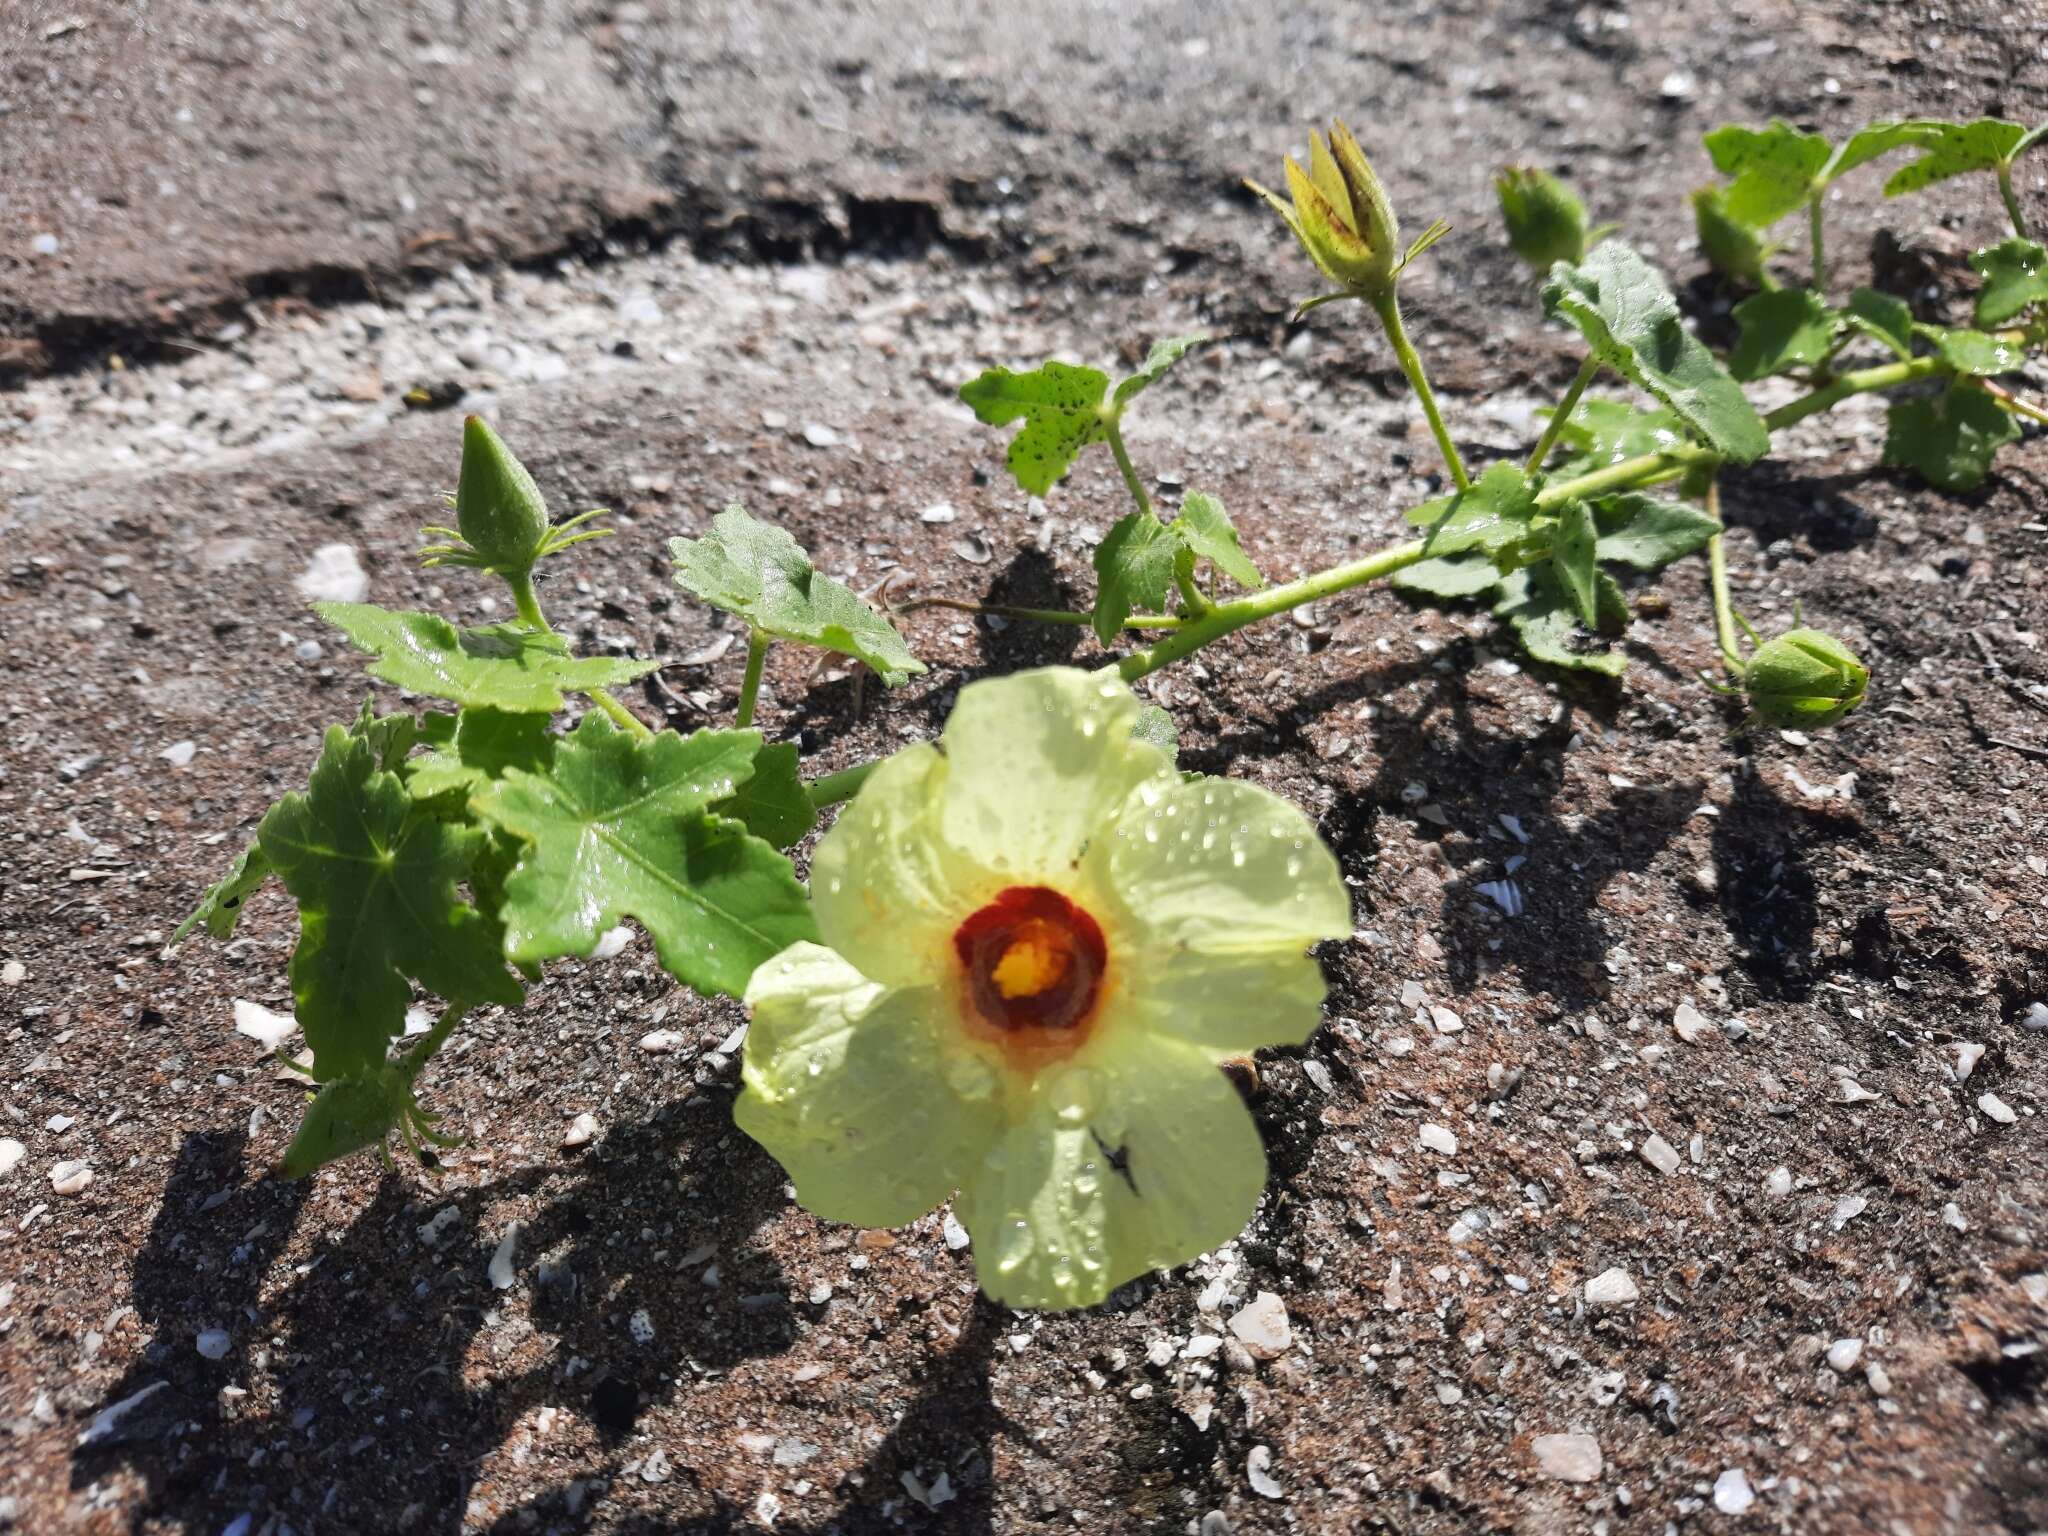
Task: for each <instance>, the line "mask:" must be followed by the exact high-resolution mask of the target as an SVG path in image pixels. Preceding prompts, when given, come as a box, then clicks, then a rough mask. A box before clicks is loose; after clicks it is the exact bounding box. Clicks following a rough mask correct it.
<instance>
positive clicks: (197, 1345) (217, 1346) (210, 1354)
mask: <svg viewBox="0 0 2048 1536" xmlns="http://www.w3.org/2000/svg"><path fill="white" fill-rule="evenodd" d="M234 1342H235V1341H234V1340H233V1339H231V1338H229V1337H228V1331H227V1330H226V1329H225V1328H208V1329H206V1330H205V1331H204V1332H203V1333H201V1334H200V1335H199V1336H198V1337H197V1338H195V1339H193V1341H192V1347H193V1348H194V1349H196V1350H198V1351H199V1353H200V1356H201V1357H202V1358H203V1359H207V1360H225V1359H226V1358H227V1357H228V1351H229V1350H230V1349H232V1348H233V1347H234Z"/></svg>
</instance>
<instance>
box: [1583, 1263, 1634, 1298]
mask: <svg viewBox="0 0 2048 1536" xmlns="http://www.w3.org/2000/svg"><path fill="white" fill-rule="evenodd" d="M1641 1295H1642V1292H1641V1291H1640V1290H1638V1289H1637V1288H1636V1283H1635V1281H1633V1280H1631V1279H1630V1278H1629V1276H1628V1271H1627V1270H1625V1269H1621V1268H1619V1267H1617V1268H1614V1269H1608V1270H1602V1271H1601V1272H1600V1273H1599V1274H1597V1275H1595V1276H1594V1277H1593V1278H1592V1279H1590V1280H1588V1281H1587V1282H1586V1305H1587V1306H1589V1307H1625V1306H1627V1305H1629V1303H1631V1302H1633V1301H1634V1300H1636V1298H1637V1297H1639V1296H1641Z"/></svg>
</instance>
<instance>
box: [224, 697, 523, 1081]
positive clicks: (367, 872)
mask: <svg viewBox="0 0 2048 1536" xmlns="http://www.w3.org/2000/svg"><path fill="white" fill-rule="evenodd" d="M258 836H259V838H260V840H261V842H262V847H263V853H264V856H265V857H266V858H268V859H269V860H270V862H271V864H272V866H273V867H274V868H275V869H276V870H277V873H278V876H279V878H280V879H282V880H283V881H284V884H285V889H286V890H288V891H290V892H291V894H292V899H293V900H294V901H296V902H297V903H298V904H299V942H298V947H297V948H296V949H294V950H293V951H292V960H291V983H292V1000H293V1005H294V1012H295V1013H296V1014H297V1016H298V1020H299V1025H300V1027H301V1028H302V1029H304V1030H305V1032H306V1043H307V1044H309V1045H310V1046H312V1048H313V1071H314V1075H315V1076H316V1077H318V1078H320V1079H322V1080H323V1081H324V1080H326V1079H328V1078H331V1077H336V1076H343V1075H347V1074H350V1073H360V1072H367V1071H371V1070H374V1069H375V1068H378V1067H380V1066H382V1065H383V1062H384V1051H385V1047H386V1046H387V1045H388V1044H389V1042H390V1041H391V1040H392V1039H393V1038H395V1037H396V1036H397V1035H398V1034H399V1033H400V1032H401V1031H402V1030H403V1029H404V1027H405V1011H406V1008H407V1006H408V1004H410V1002H411V1001H412V988H411V986H410V985H409V983H408V978H410V980H411V981H417V982H418V983H419V984H420V985H421V986H423V987H425V988H427V989H428V990H429V991H432V992H437V993H439V994H440V995H441V996H442V997H444V998H448V999H450V1000H451V1001H452V1000H460V1001H463V1002H467V1003H505V1004H511V1003H517V1002H518V1001H519V999H520V997H521V995H522V994H521V991H520V987H519V983H518V982H517V981H516V980H514V979H513V977H512V976H511V975H510V974H509V973H508V972H507V971H506V970H505V965H504V958H503V954H502V952H501V947H500V936H499V932H498V928H497V926H496V924H494V923H492V922H491V921H490V920H489V919H488V918H487V917H486V916H485V915H484V914H483V913H482V912H479V911H478V910H477V909H476V908H475V907H473V906H470V905H469V904H468V903H466V902H464V901H463V900H462V898H461V896H460V895H459V894H458V893H457V890H456V887H457V884H458V883H459V882H461V881H463V880H465V879H467V878H468V876H469V874H470V872H471V867H472V866H473V864H474V863H475V862H476V859H477V857H478V855H479V854H480V853H481V852H482V850H483V849H484V847H485V846H486V844H487V843H488V841H489V839H488V837H487V835H486V833H485V832H484V831H483V829H482V828H480V827H472V826H464V825H457V824H451V823H449V822H445V821H441V820H438V819H436V818H435V817H434V816H432V815H431V814H429V813H427V812H426V811H425V810H423V809H422V808H420V807H418V806H416V805H415V804H414V803H413V801H412V799H411V797H410V796H408V795H407V793H406V790H405V785H404V783H403V781H402V780H401V779H400V778H399V776H398V775H397V774H395V773H392V772H389V771H387V770H385V769H383V768H380V767H379V766H378V765H377V760H376V754H375V751H374V749H373V748H372V747H371V745H370V744H369V743H368V742H366V741H364V740H363V739H362V738H360V737H355V736H351V735H350V734H349V733H348V732H347V731H345V730H343V729H342V728H341V727H340V726H333V727H330V728H329V730H328V732H327V740H326V744H325V746H324V748H323V750H322V751H321V754H320V761H319V762H318V763H317V764H316V765H314V768H313V775H312V780H311V782H310V783H309V784H308V786H307V788H306V790H305V792H304V793H294V794H289V795H286V796H285V797H284V798H283V799H282V800H280V801H279V802H278V803H277V804H276V805H274V806H272V807H271V808H270V813H269V814H268V815H267V816H265V817H264V818H263V824H262V827H261V828H260V830H259V832H258Z"/></svg>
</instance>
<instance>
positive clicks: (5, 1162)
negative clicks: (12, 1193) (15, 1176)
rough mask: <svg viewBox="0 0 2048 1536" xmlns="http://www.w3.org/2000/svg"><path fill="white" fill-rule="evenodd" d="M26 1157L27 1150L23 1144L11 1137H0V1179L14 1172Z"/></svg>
mask: <svg viewBox="0 0 2048 1536" xmlns="http://www.w3.org/2000/svg"><path fill="white" fill-rule="evenodd" d="M27 1156H28V1148H27V1147H26V1146H25V1145H24V1144H23V1143H21V1142H19V1141H16V1140H15V1139H14V1138H13V1137H12V1136H0V1179H4V1178H6V1177H7V1175H8V1174H10V1173H12V1172H14V1170H15V1169H16V1168H17V1167H19V1166H20V1164H21V1160H22V1159H23V1158H24V1157H27Z"/></svg>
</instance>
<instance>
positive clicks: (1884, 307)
mask: <svg viewBox="0 0 2048 1536" xmlns="http://www.w3.org/2000/svg"><path fill="white" fill-rule="evenodd" d="M1849 323H1850V324H1851V325H1853V326H1855V327H1856V328H1857V329H1858V330H1860V331H1862V332H1863V333H1864V334H1865V335H1866V336H1869V337H1872V338H1873V339H1875V340H1877V341H1880V342H1882V343H1884V345H1886V346H1888V347H1890V348H1891V349H1892V351H1894V352H1896V353H1898V355H1899V356H1900V357H1911V356H1912V355H1913V310H1912V308H1911V306H1910V305H1908V304H1907V303H1906V301H1905V300H1904V299H1895V298H1893V297H1892V296H1891V295H1890V294H1888V293H1879V292H1878V291H1877V290H1876V289H1875V288H1858V289H1857V290H1856V291H1855V292H1854V293H1852V294H1850V295H1849Z"/></svg>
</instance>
